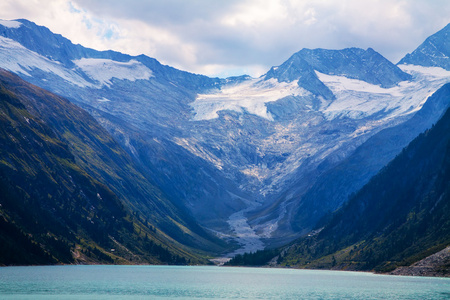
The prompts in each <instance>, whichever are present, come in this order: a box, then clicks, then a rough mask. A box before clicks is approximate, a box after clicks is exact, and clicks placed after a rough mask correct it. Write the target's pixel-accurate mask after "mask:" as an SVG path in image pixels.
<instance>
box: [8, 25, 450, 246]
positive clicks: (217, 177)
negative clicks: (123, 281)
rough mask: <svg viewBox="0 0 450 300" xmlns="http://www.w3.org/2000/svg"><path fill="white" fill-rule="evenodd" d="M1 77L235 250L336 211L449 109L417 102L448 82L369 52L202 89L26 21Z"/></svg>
mask: <svg viewBox="0 0 450 300" xmlns="http://www.w3.org/2000/svg"><path fill="white" fill-rule="evenodd" d="M448 30H450V29H448V28H445V29H443V32H444V33H445V32H446V31H448ZM438 43H441V44H442V45H443V47H444V48H445V44H446V43H448V42H447V35H446V34H438V35H437V38H436V41H435V42H434V45H437V44H438ZM422 52H423V53H425V54H424V55H428V56H433V55H434V54H433V52H426V51H422ZM0 67H3V68H5V69H8V70H10V71H12V72H14V73H16V74H18V75H19V76H21V77H22V78H24V79H26V80H28V81H30V82H32V83H33V84H36V85H38V86H40V87H43V88H46V89H48V90H50V91H52V92H54V93H56V94H59V95H63V96H64V97H67V98H68V99H69V100H70V101H72V102H73V103H75V104H77V105H79V106H81V107H82V108H84V109H85V110H87V111H88V112H89V113H90V114H91V115H92V116H94V117H95V118H96V120H97V121H98V122H99V123H100V124H101V125H102V126H103V127H104V128H105V129H107V130H108V132H109V133H110V134H111V135H112V136H113V138H114V139H115V140H116V141H118V143H119V144H120V145H121V147H122V148H123V149H125V150H126V151H127V152H128V154H129V155H130V157H131V159H132V160H133V162H134V163H135V164H136V165H138V166H139V168H141V169H142V172H143V173H145V174H147V175H145V176H148V177H149V178H151V181H152V183H153V184H154V185H156V186H158V187H159V188H160V189H161V190H162V192H163V193H164V194H165V195H167V197H168V198H169V199H170V201H171V202H172V203H174V205H175V206H176V207H177V208H178V209H180V210H184V209H187V210H188V211H189V213H190V214H192V216H193V217H194V218H195V220H197V221H198V222H200V223H201V224H202V225H203V226H206V227H207V228H209V229H211V230H213V231H216V232H218V233H219V235H220V236H228V237H235V238H236V237H237V238H238V240H239V241H241V242H243V243H246V245H245V246H248V247H246V248H245V247H244V249H247V250H249V249H250V250H252V249H253V250H256V249H258V248H262V247H264V245H265V244H266V245H268V244H269V245H270V244H272V245H276V244H281V243H284V242H288V241H290V240H292V239H294V238H296V237H298V236H301V235H302V234H305V233H307V232H309V230H311V228H313V227H314V226H315V224H316V222H317V221H318V220H319V219H320V218H321V217H322V216H324V215H325V214H326V213H327V212H328V211H333V210H335V209H337V208H339V207H340V206H341V205H342V204H343V203H344V202H345V201H346V200H347V198H348V196H349V195H350V194H351V193H353V192H356V191H357V190H358V189H360V188H361V187H362V186H363V185H364V184H365V183H367V182H368V181H369V179H370V178H371V177H372V176H373V175H375V174H376V173H377V172H378V171H379V170H380V169H381V168H382V167H383V166H384V165H386V164H387V163H388V162H389V161H390V160H391V159H392V158H394V157H395V155H396V154H398V153H399V152H400V151H401V149H402V148H403V147H405V146H406V145H407V144H408V143H409V142H410V141H411V140H412V139H413V138H414V137H415V136H417V135H418V134H419V133H420V132H422V131H424V130H426V129H428V128H429V127H430V126H431V125H432V124H433V123H435V122H436V121H437V120H438V119H439V118H440V117H441V116H442V114H443V112H444V111H445V110H446V108H447V106H448V102H447V101H446V100H445V99H442V98H439V97H436V98H433V99H437V100H433V101H431V102H429V101H428V100H431V99H432V98H429V97H430V96H431V95H433V93H434V92H435V91H437V90H438V89H439V88H440V87H442V86H443V85H444V84H445V83H447V82H449V81H450V72H449V71H447V70H446V68H445V67H443V66H438V65H433V67H430V66H429V65H427V64H426V63H424V60H421V59H417V60H414V61H410V62H408V61H406V60H405V61H402V63H401V64H399V65H394V64H392V63H391V62H389V61H388V60H387V59H385V58H384V57H383V56H382V55H380V54H379V53H377V52H376V51H375V50H373V49H370V48H369V49H367V50H364V49H358V48H349V49H342V50H324V49H313V50H310V49H303V50H301V51H299V52H298V53H296V54H294V55H293V56H292V57H291V58H290V59H288V60H287V61H286V62H285V63H283V64H281V65H280V66H277V67H273V68H271V69H270V70H269V71H268V72H267V73H266V74H265V75H263V76H261V77H260V78H250V77H248V76H241V77H233V78H227V79H218V78H208V77H206V76H201V75H196V74H190V73H188V72H183V71H180V70H176V69H174V68H171V67H168V66H164V65H161V64H160V63H159V62H157V61H156V60H155V59H153V58H149V57H147V56H145V55H141V56H129V55H125V54H121V53H117V52H112V51H103V52H100V51H95V50H92V49H87V48H84V47H82V46H80V45H73V44H72V43H71V42H70V41H69V40H67V39H65V38H63V37H62V36H59V35H55V34H53V33H51V32H50V31H49V30H48V29H46V28H43V27H40V26H37V25H36V24H34V23H32V22H29V21H26V20H16V21H2V23H0ZM405 130H406V131H407V132H408V133H407V134H404V133H405ZM374 147H376V148H374ZM374 149H377V150H374ZM114 185H115V184H114ZM330 195H331V196H330ZM262 241H264V242H265V244H264V243H263V242H262Z"/></svg>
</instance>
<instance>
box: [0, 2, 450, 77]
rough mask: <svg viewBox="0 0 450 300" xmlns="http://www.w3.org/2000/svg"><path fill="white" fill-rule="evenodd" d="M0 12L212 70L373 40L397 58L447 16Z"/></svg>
mask: <svg viewBox="0 0 450 300" xmlns="http://www.w3.org/2000/svg"><path fill="white" fill-rule="evenodd" d="M0 11H1V14H0V18H3V19H15V18H27V19H30V20H31V21H34V22H36V23H38V24H40V25H44V26H47V27H49V28H50V29H51V30H52V31H54V32H57V33H60V34H63V35H64V36H66V37H68V38H69V39H71V40H72V41H73V42H75V43H80V44H83V45H84V46H87V47H92V48H95V49H99V50H104V49H114V50H117V51H121V52H125V53H129V54H133V55H137V54H141V53H144V54H147V55H149V56H152V57H154V58H156V59H158V60H160V61H161V62H162V63H165V64H169V65H171V66H174V67H177V68H180V69H183V70H188V71H191V72H195V73H202V74H206V75H212V76H217V75H219V76H227V75H240V74H243V73H250V75H253V76H258V75H261V74H262V73H264V72H266V71H267V70H268V69H269V68H270V67H271V66H273V65H279V64H281V63H282V62H283V61H284V60H286V59H287V58H289V56H290V55H292V54H293V53H295V52H297V51H299V50H300V49H302V48H329V49H342V48H346V47H361V48H368V47H372V48H374V49H375V50H377V51H378V52H380V53H381V54H382V55H384V56H386V57H387V58H388V59H390V60H391V61H393V62H397V61H398V60H399V59H400V58H401V57H403V56H404V55H405V54H406V53H408V52H411V51H413V50H414V49H415V48H416V47H417V46H418V45H419V44H420V43H421V42H423V40H424V39H425V38H426V37H427V36H429V35H431V34H433V33H434V32H436V31H437V30H439V29H441V28H443V27H444V26H445V25H446V24H447V23H448V22H450V2H449V1H447V0H433V1H422V0H367V1H360V0H340V1H334V0H308V1H307V0H215V1H210V0H189V1H185V0H127V1H124V0H120V1H119V0H96V1H91V0H71V1H69V0H41V1H38V0H6V1H5V0H3V1H2V2H1V3H0Z"/></svg>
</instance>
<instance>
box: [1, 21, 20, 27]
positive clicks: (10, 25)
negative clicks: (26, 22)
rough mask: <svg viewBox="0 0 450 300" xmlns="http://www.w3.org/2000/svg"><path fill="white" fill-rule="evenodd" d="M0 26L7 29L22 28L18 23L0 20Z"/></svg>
mask: <svg viewBox="0 0 450 300" xmlns="http://www.w3.org/2000/svg"><path fill="white" fill-rule="evenodd" d="M0 25H2V26H4V27H8V28H19V27H20V26H22V23H20V22H18V21H8V20H0Z"/></svg>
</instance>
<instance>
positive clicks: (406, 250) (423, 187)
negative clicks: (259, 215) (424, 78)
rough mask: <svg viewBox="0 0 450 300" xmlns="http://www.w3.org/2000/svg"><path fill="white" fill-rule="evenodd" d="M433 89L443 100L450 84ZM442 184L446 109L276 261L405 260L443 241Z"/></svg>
mask: <svg viewBox="0 0 450 300" xmlns="http://www.w3.org/2000/svg"><path fill="white" fill-rule="evenodd" d="M437 93H441V94H445V96H446V97H447V99H450V86H449V85H448V84H447V85H445V86H444V87H442V88H441V89H440V90H439V91H438V92H437ZM449 188H450V110H447V112H446V113H445V115H444V116H443V117H442V118H441V119H440V120H439V122H437V123H436V125H434V126H433V127H432V128H431V129H429V130H427V131H426V132H424V133H422V134H421V135H419V136H418V137H417V138H416V139H414V140H413V141H412V142H411V143H410V144H409V145H408V147H407V148H405V149H404V150H403V151H402V152H401V153H400V154H399V155H398V156H397V157H396V158H395V159H394V160H393V161H392V162H390V163H389V164H388V165H387V166H386V167H385V168H383V169H382V170H381V171H380V172H379V173H378V174H377V175H376V176H374V177H373V178H372V179H371V180H370V182H369V183H368V184H367V185H365V186H364V187H363V188H362V189H361V190H360V191H359V192H357V193H356V194H355V195H354V196H353V197H351V199H350V200H349V201H348V203H347V204H345V205H344V206H343V207H342V208H341V209H339V210H338V211H337V212H336V213H334V214H333V215H332V216H331V217H330V219H329V220H328V221H327V222H325V225H324V226H323V227H322V226H320V227H319V228H317V230H316V231H315V232H314V233H312V234H310V235H309V236H308V237H306V238H303V239H302V240H301V241H299V242H298V243H295V244H293V245H292V246H290V247H289V248H288V250H286V253H285V256H284V257H283V258H282V264H289V265H297V266H302V267H308V268H336V269H348V270H376V271H383V272H386V271H391V270H393V269H395V268H396V267H399V266H409V265H411V264H412V263H414V262H416V261H418V260H421V259H423V258H425V257H427V256H429V255H431V254H434V253H436V252H438V251H440V250H442V249H444V248H446V247H447V246H448V245H449V243H450V215H449V212H450V207H449V205H450V197H449V195H450V193H449V192H450V190H449ZM446 259H447V266H440V267H439V266H438V267H437V269H436V270H435V271H437V272H438V274H439V275H441V276H442V275H444V276H448V275H449V274H448V255H447V258H446ZM443 262H444V263H445V259H444V260H443ZM430 275H431V273H430Z"/></svg>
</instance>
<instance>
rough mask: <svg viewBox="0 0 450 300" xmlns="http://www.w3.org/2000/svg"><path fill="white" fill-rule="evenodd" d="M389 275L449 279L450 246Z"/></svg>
mask: <svg viewBox="0 0 450 300" xmlns="http://www.w3.org/2000/svg"><path fill="white" fill-rule="evenodd" d="M390 274H391V275H405V276H432V277H450V246H449V247H447V248H445V249H444V250H442V251H439V252H437V253H435V254H433V255H430V256H428V257H426V258H424V259H422V260H420V261H418V262H416V263H414V264H412V265H411V266H409V267H400V268H397V269H395V270H394V271H392V272H391V273H390Z"/></svg>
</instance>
